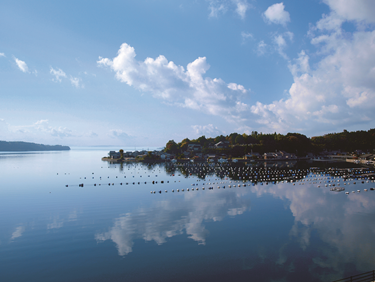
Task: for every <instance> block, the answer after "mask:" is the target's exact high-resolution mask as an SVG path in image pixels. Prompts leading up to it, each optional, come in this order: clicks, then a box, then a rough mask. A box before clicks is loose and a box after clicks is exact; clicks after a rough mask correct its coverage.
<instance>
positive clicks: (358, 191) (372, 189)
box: [345, 188, 375, 195]
mask: <svg viewBox="0 0 375 282" xmlns="http://www.w3.org/2000/svg"><path fill="white" fill-rule="evenodd" d="M370 190H371V191H374V190H375V188H370ZM363 191H365V192H367V191H368V189H363ZM355 192H356V191H352V193H355ZM360 192H361V190H357V193H360ZM345 194H347V195H349V194H350V193H349V192H345Z"/></svg>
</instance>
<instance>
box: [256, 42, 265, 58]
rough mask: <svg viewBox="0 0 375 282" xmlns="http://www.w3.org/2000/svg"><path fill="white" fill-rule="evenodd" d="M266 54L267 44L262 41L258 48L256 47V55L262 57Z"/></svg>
mask: <svg viewBox="0 0 375 282" xmlns="http://www.w3.org/2000/svg"><path fill="white" fill-rule="evenodd" d="M266 52H267V44H266V43H265V42H264V41H263V40H261V41H259V43H258V47H257V53H258V55H259V56H262V55H264V54H265V53H266Z"/></svg>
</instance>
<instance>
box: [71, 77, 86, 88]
mask: <svg viewBox="0 0 375 282" xmlns="http://www.w3.org/2000/svg"><path fill="white" fill-rule="evenodd" d="M81 81H82V80H81V79H80V78H78V77H70V82H71V83H72V85H73V86H75V87H76V88H83V87H84V86H83V85H82V83H81Z"/></svg>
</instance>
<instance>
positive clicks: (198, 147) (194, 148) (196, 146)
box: [187, 144, 202, 152]
mask: <svg viewBox="0 0 375 282" xmlns="http://www.w3.org/2000/svg"><path fill="white" fill-rule="evenodd" d="M201 150H202V146H201V145H200V144H189V145H188V147H187V151H188V152H200V151H201Z"/></svg>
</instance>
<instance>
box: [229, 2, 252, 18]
mask: <svg viewBox="0 0 375 282" xmlns="http://www.w3.org/2000/svg"><path fill="white" fill-rule="evenodd" d="M233 3H234V4H235V5H236V13H237V14H238V15H239V16H240V18H241V19H244V18H245V17H246V11H247V10H248V9H249V8H250V7H251V5H250V4H249V3H248V2H247V1H246V0H233Z"/></svg>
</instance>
